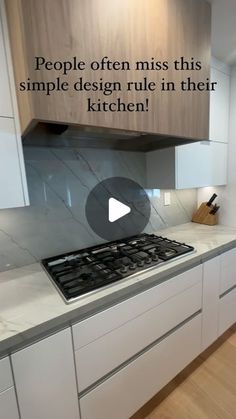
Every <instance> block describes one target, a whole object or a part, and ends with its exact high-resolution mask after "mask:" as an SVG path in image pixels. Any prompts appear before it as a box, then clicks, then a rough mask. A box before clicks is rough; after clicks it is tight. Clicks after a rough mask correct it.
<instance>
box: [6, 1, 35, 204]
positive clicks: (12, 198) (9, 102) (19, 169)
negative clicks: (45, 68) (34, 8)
mask: <svg viewBox="0 0 236 419" xmlns="http://www.w3.org/2000/svg"><path fill="white" fill-rule="evenodd" d="M0 59H1V66H0V191H1V192H0V209H3V208H15V207H23V206H25V205H28V204H29V198H28V191H27V183H26V174H25V166H24V159H23V151H22V143H21V136H20V127H19V122H18V112H17V102H16V95H15V85H14V77H13V69H12V63H11V54H10V47H9V40H8V31H7V22H6V15H5V9H4V2H3V0H0Z"/></svg>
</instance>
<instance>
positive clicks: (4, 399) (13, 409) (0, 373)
mask: <svg viewBox="0 0 236 419" xmlns="http://www.w3.org/2000/svg"><path fill="white" fill-rule="evenodd" d="M0 419H19V414H18V407H17V402H16V393H15V388H14V383H13V377H12V372H11V366H10V361H9V358H8V357H6V358H3V359H1V360H0Z"/></svg>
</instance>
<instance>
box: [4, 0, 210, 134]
mask: <svg viewBox="0 0 236 419" xmlns="http://www.w3.org/2000/svg"><path fill="white" fill-rule="evenodd" d="M6 6H7V13H8V20H9V26H10V35H11V43H12V50H13V60H14V70H15V78H16V83H17V94H18V103H19V110H20V119H21V129H22V132H26V131H27V130H28V129H29V127H30V125H31V124H32V122H35V121H36V122H37V121H46V122H47V121H48V122H55V123H65V124H80V125H86V126H97V127H103V128H116V129H122V130H131V131H139V132H147V133H158V134H161V135H166V136H175V137H181V138H187V139H189V138H193V139H207V138H208V135H209V92H207V91H206V92H196V91H195V92H193V91H192V92H168V93H166V92H165V93H161V92H160V91H157V92H155V93H153V92H148V91H144V90H141V91H127V90H124V91H114V92H113V93H112V95H108V94H104V93H103V92H102V91H100V92H98V91H96V92H95V91H93V90H94V89H93V90H91V91H85V89H84V90H83V91H80V92H78V91H77V92H76V91H72V90H70V92H66V91H64V92H63V91H54V92H51V93H50V95H46V94H45V93H43V92H39V93H38V92H37V93H35V92H34V93H33V92H20V91H19V84H20V82H22V81H27V80H28V78H29V81H31V82H32V81H36V82H39V81H43V82H49V81H55V80H56V79H57V77H60V82H68V83H69V84H70V86H73V85H74V83H76V82H78V81H79V79H80V77H83V81H84V82H91V81H93V82H105V81H109V82H120V83H121V84H122V85H123V83H124V82H128V81H131V82H134V81H141V82H143V81H144V77H146V78H147V79H148V80H149V81H154V82H156V83H158V84H160V83H161V81H162V78H163V77H165V80H166V81H174V82H176V83H177V85H178V86H179V83H180V82H181V81H182V80H186V79H187V78H188V77H190V76H191V79H192V81H194V82H199V81H206V79H207V78H209V77H210V33H211V7H210V4H209V3H208V2H207V1H205V0H166V1H163V0H119V1H118V0H114V1H107V0H96V1H94V0H87V1H84V0H70V1H67V0H50V1H48V0H40V1H38V0H7V2H6ZM35 57H44V58H45V60H49V61H51V62H55V61H58V60H60V61H68V60H72V61H73V57H76V59H77V61H84V62H86V63H89V62H91V61H94V60H95V61H98V66H99V69H98V70H97V71H95V72H94V71H92V70H91V69H90V68H86V69H85V70H81V71H79V70H73V71H70V72H69V73H68V75H67V76H66V75H63V72H62V71H56V70H55V69H51V70H48V69H45V66H44V65H41V66H40V71H35ZM103 57H108V58H107V59H109V60H110V61H111V62H113V63H114V62H115V61H120V62H124V61H129V62H130V63H131V69H130V70H127V71H125V70H124V71H117V69H118V67H119V65H118V64H115V65H114V66H112V64H111V66H112V70H106V69H105V70H104V69H102V68H101V67H102V64H101V60H102V58H103ZM181 57H185V58H186V59H188V60H189V61H191V60H192V58H194V60H196V61H201V63H202V69H201V70H200V71H191V70H184V71H173V68H172V66H171V69H169V70H167V71H165V72H163V71H162V72H160V71H157V70H156V69H155V70H151V69H149V70H147V71H134V69H133V66H134V65H135V63H136V62H137V61H147V62H148V63H150V66H151V62H152V61H154V62H156V61H166V60H169V61H170V62H173V61H175V60H180V59H181ZM145 65H147V63H146V64H144V66H145ZM49 66H51V65H50V64H49ZM105 67H106V66H105ZM57 68H58V67H57ZM124 68H127V67H126V66H125V67H124ZM88 98H90V102H91V103H94V102H95V103H96V104H97V103H98V102H100V103H103V102H104V101H105V102H109V103H110V102H112V103H113V102H114V103H115V104H117V101H118V100H119V101H120V102H121V103H122V102H124V103H126V104H127V103H137V102H144V103H146V99H149V104H148V108H149V111H148V112H147V111H146V109H145V111H144V112H127V111H126V112H123V111H119V112H114V111H111V110H109V111H105V112H104V111H97V112H94V111H88V103H87V100H88ZM114 107H115V105H114V106H113V109H114ZM94 108H95V109H98V108H97V107H96V106H94Z"/></svg>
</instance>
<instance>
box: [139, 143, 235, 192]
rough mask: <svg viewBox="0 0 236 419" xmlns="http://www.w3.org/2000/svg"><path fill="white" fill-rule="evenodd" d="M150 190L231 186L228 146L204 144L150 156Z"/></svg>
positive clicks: (148, 186)
mask: <svg viewBox="0 0 236 419" xmlns="http://www.w3.org/2000/svg"><path fill="white" fill-rule="evenodd" d="M146 161H147V188H151V189H152V188H153V189H190V188H198V187H205V186H216V185H225V184H226V183H227V144H224V143H220V142H219V143H217V142H210V141H203V142H199V143H194V144H187V145H183V146H179V147H174V148H169V149H163V150H157V151H152V152H150V153H147V154H146Z"/></svg>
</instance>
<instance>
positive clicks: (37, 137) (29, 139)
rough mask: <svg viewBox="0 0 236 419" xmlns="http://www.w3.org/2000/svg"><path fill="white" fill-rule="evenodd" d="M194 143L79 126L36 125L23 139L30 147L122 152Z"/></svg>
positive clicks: (143, 150)
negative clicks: (102, 149) (95, 149)
mask: <svg viewBox="0 0 236 419" xmlns="http://www.w3.org/2000/svg"><path fill="white" fill-rule="evenodd" d="M195 141H196V140H193V139H188V138H179V137H171V136H166V135H158V134H148V133H140V132H133V131H123V130H118V129H108V128H100V127H91V126H89V127H88V126H81V125H69V126H68V125H61V124H48V123H39V124H38V125H37V126H36V127H35V129H34V130H33V131H31V132H30V133H29V134H27V135H26V136H25V138H24V139H23V143H24V144H25V145H31V146H44V147H45V146H47V147H80V148H105V149H113V150H124V151H142V152H147V151H152V150H157V149H162V148H167V147H173V146H178V145H184V144H188V143H191V142H195Z"/></svg>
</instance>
